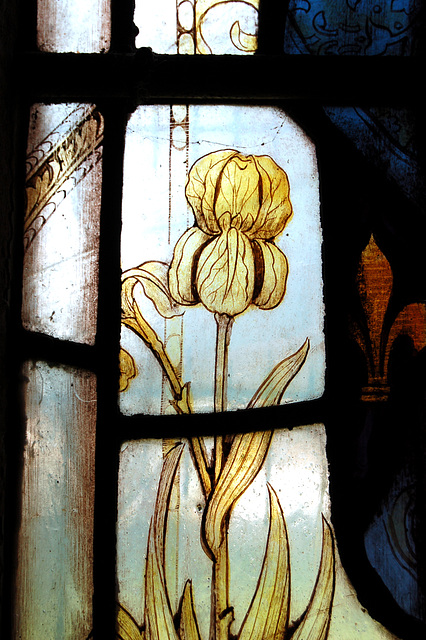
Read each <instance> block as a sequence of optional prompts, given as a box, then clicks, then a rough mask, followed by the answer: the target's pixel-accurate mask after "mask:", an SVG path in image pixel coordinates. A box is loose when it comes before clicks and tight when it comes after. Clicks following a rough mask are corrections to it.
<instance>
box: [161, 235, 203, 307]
mask: <svg viewBox="0 0 426 640" xmlns="http://www.w3.org/2000/svg"><path fill="white" fill-rule="evenodd" d="M211 240H212V236H209V235H207V233H204V231H201V229H198V227H191V228H190V229H188V231H185V233H184V234H183V236H181V237H180V238H179V240H178V242H177V244H176V246H175V250H174V253H173V260H172V263H171V265H170V269H169V289H170V293H171V295H172V297H173V298H174V300H176V302H178V303H179V304H197V302H199V300H198V296H197V293H196V290H195V286H194V285H195V277H194V270H195V268H196V262H197V258H198V256H199V254H200V249H201V248H202V247H203V246H205V245H206V244H208V243H209V242H210V241H211Z"/></svg>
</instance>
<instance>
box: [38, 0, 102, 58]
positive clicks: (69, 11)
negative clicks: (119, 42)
mask: <svg viewBox="0 0 426 640" xmlns="http://www.w3.org/2000/svg"><path fill="white" fill-rule="evenodd" d="M110 38H111V8H110V2H109V0H59V2H58V0H37V45H38V48H39V49H41V51H49V52H56V53H65V52H73V53H103V52H104V51H108V49H109V46H110Z"/></svg>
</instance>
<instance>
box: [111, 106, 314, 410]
mask: <svg viewBox="0 0 426 640" xmlns="http://www.w3.org/2000/svg"><path fill="white" fill-rule="evenodd" d="M185 185H186V187H185ZM318 190H319V185H318V170H317V164H316V156H315V148H314V146H313V144H312V142H311V141H310V140H309V138H308V137H307V136H306V135H305V134H304V133H303V131H302V130H301V129H300V128H299V127H298V126H297V125H296V124H295V123H294V122H293V121H292V120H291V119H290V118H289V117H287V116H286V115H285V114H284V113H282V112H281V111H280V110H278V109H274V108H262V107H234V106H202V105H201V106H190V107H187V106H184V105H175V106H173V107H168V106H152V105H151V106H144V107H140V108H139V109H138V110H137V111H136V112H135V113H134V114H133V115H132V117H131V118H130V121H129V125H128V130H127V136H126V150H125V168H124V187H123V226H122V243H121V247H122V269H123V301H122V308H123V320H122V322H123V327H122V347H123V351H122V358H121V370H122V386H121V390H122V393H121V396H120V406H121V410H122V411H123V412H124V413H127V414H132V413H135V412H145V413H153V414H158V413H169V412H172V413H176V412H178V413H188V412H205V411H213V410H216V411H222V410H226V409H243V408H246V407H248V406H250V407H260V406H268V405H270V404H278V403H279V402H280V401H281V399H282V396H283V394H284V392H285V400H284V401H285V402H296V401H301V400H307V399H312V398H316V397H319V396H320V395H321V394H322V392H323V386H324V366H325V363H324V360H325V358H324V336H323V301H322V277H321V228H320V220H319V192H318ZM299 370H301V372H300V374H299V375H297V376H296V374H297V373H298V372H299ZM287 387H288V389H287Z"/></svg>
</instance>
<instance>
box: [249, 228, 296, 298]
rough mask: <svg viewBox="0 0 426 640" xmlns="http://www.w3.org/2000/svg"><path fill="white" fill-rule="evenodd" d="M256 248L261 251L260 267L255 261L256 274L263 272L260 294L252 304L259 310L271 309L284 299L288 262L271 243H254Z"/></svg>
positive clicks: (259, 241) (261, 241)
mask: <svg viewBox="0 0 426 640" xmlns="http://www.w3.org/2000/svg"><path fill="white" fill-rule="evenodd" d="M253 244H256V247H258V248H259V249H260V251H261V256H262V262H263V264H262V265H260V264H259V263H258V262H257V261H256V266H255V268H256V270H257V272H258V271H259V270H260V269H262V270H263V282H262V287H261V289H260V292H259V293H258V295H257V296H256V298H255V299H254V300H253V303H254V304H255V305H257V306H258V307H260V308H261V309H273V308H274V307H276V306H277V305H279V304H280V302H281V301H282V299H283V298H284V294H285V290H286V285H287V276H288V261H287V258H286V256H285V255H284V254H283V252H282V251H281V249H279V248H278V247H277V246H276V245H275V244H274V243H273V242H264V241H263V240H258V241H255V243H253Z"/></svg>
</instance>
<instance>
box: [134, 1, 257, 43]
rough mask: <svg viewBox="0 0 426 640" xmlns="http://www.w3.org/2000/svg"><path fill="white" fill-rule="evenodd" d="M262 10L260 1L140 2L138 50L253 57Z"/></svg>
mask: <svg viewBox="0 0 426 640" xmlns="http://www.w3.org/2000/svg"><path fill="white" fill-rule="evenodd" d="M258 8H259V0H245V1H244V2H232V1H230V0H220V1H219V0H182V1H181V2H175V0H161V1H158V2H155V3H153V2H150V0H136V3H135V13H134V22H135V24H136V26H137V27H138V29H139V34H138V35H137V37H136V46H137V47H151V48H152V49H153V51H155V52H156V53H169V54H173V53H180V54H194V53H197V54H210V53H213V54H240V55H241V54H251V53H254V52H255V51H256V49H257V19H258Z"/></svg>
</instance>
